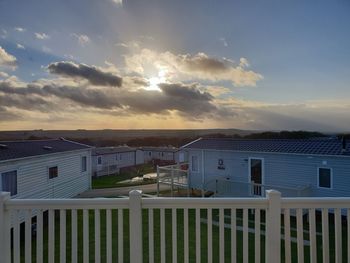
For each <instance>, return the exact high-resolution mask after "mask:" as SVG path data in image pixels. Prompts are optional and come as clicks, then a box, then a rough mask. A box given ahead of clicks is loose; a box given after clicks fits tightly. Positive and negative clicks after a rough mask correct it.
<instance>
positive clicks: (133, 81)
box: [0, 76, 350, 131]
mask: <svg viewBox="0 0 350 263" xmlns="http://www.w3.org/2000/svg"><path fill="white" fill-rule="evenodd" d="M124 79H125V82H124ZM148 84H149V83H148V82H147V79H145V78H142V77H138V76H124V77H123V83H122V85H121V86H120V87H119V88H118V89H116V88H115V87H111V86H108V85H107V86H95V85H93V84H91V83H90V82H87V81H76V80H74V79H72V78H71V77H66V78H64V77H61V76H60V77H58V78H54V79H40V80H37V81H34V82H30V83H27V82H23V81H21V80H19V79H18V78H16V77H15V76H11V77H7V78H6V79H4V80H0V105H1V106H0V121H1V120H2V121H3V120H4V119H6V120H7V122H10V121H17V120H19V122H18V123H24V122H28V123H36V125H39V123H40V127H42V122H43V121H48V120H51V121H54V120H58V119H60V120H61V121H62V123H64V122H66V123H67V122H68V120H72V123H71V125H73V126H74V125H75V126H74V127H76V128H79V126H80V125H81V123H82V122H83V121H84V122H86V123H90V124H91V118H93V120H94V121H96V122H93V124H91V125H94V126H89V127H90V128H97V126H96V123H99V125H102V126H101V127H112V126H113V124H112V123H118V124H122V122H121V120H124V121H125V122H126V123H128V125H129V123H134V124H135V127H140V125H139V123H141V122H142V125H143V126H142V127H145V128H147V127H148V128H150V127H153V128H154V127H155V126H152V123H155V122H157V125H158V127H159V125H160V124H159V123H160V120H162V122H163V124H164V125H165V126H164V127H167V126H169V125H172V123H173V122H176V125H178V126H176V127H179V128H181V127H184V125H186V126H187V127H196V128H200V125H201V122H204V121H205V124H206V126H207V127H222V128H230V127H231V128H232V127H233V126H234V127H237V128H243V129H264V130H271V129H273V130H280V129H293V130H295V129H306V130H323V131H336V130H338V131H339V130H340V129H344V130H348V129H349V127H348V124H349V121H350V120H349V114H348V112H349V111H350V103H349V102H347V101H346V100H345V99H344V101H339V100H330V101H310V102H305V103H303V104H293V103H289V104H271V103H263V102H259V101H248V100H242V99H238V98H235V97H232V95H231V96H229V93H230V92H229V90H227V88H224V87H219V86H203V85H200V84H197V83H193V84H186V83H180V82H178V83H161V84H159V85H158V86H159V91H156V90H146V89H144V87H145V86H147V85H148ZM220 94H225V96H222V97H220ZM38 116H40V118H39V117H38ZM82 116H84V117H82ZM38 118H39V119H38ZM83 118H85V119H83ZM77 119H79V120H81V121H82V122H76V120H77ZM73 120H75V122H74V121H73ZM99 120H100V121H99ZM102 120H105V122H104V123H103V121H102ZM144 120H147V121H144ZM156 120H158V121H156ZM147 122H149V123H147ZM55 123H56V122H55ZM123 125H124V124H123ZM174 125H175V124H174ZM73 126H72V127H73ZM37 127H38V126H37ZM61 127H64V126H61ZM84 127H87V126H84ZM113 127H116V126H113ZM123 127H124V126H123ZM125 127H126V126H125ZM172 127H175V126H172ZM32 128H34V127H33V126H32ZM129 128H130V127H129Z"/></svg>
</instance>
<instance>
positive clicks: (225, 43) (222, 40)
mask: <svg viewBox="0 0 350 263" xmlns="http://www.w3.org/2000/svg"><path fill="white" fill-rule="evenodd" d="M219 41H220V42H221V43H222V44H223V45H224V47H228V43H227V41H226V38H224V37H220V38H219Z"/></svg>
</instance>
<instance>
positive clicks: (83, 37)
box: [71, 33, 90, 47]
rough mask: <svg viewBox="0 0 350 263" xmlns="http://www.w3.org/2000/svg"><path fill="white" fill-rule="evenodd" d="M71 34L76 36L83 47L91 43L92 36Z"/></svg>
mask: <svg viewBox="0 0 350 263" xmlns="http://www.w3.org/2000/svg"><path fill="white" fill-rule="evenodd" d="M71 36H72V37H74V38H75V39H76V40H77V41H78V43H79V45H81V46H82V47H84V46H85V45H87V44H88V43H90V38H89V37H88V36H87V35H79V34H75V33H74V34H71Z"/></svg>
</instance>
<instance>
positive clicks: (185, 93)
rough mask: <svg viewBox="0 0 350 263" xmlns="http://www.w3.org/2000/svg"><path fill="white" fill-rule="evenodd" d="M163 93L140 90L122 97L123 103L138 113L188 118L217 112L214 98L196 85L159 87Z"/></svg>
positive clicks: (162, 85)
mask: <svg viewBox="0 0 350 263" xmlns="http://www.w3.org/2000/svg"><path fill="white" fill-rule="evenodd" d="M159 88H160V89H161V91H162V92H159V91H147V90H140V91H138V92H130V93H126V94H124V95H122V97H121V102H122V103H125V105H127V107H129V110H130V111H134V112H137V113H144V114H147V113H168V112H169V111H177V112H178V113H179V114H180V115H182V116H185V117H186V118H201V117H204V116H205V115H206V114H208V113H209V112H216V111H217V108H216V106H215V105H214V104H213V101H212V100H213V97H212V96H211V95H210V94H209V93H206V92H202V91H200V90H199V89H198V87H197V86H196V85H185V84H182V83H176V84H168V83H163V84H160V85H159Z"/></svg>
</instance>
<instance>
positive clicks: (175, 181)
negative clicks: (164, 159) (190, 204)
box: [157, 163, 189, 196]
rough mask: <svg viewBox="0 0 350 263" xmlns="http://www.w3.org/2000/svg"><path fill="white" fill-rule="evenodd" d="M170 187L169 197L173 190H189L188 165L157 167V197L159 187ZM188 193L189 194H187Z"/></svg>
mask: <svg viewBox="0 0 350 263" xmlns="http://www.w3.org/2000/svg"><path fill="white" fill-rule="evenodd" d="M160 184H165V185H169V186H170V192H171V196H173V194H174V189H175V188H183V189H187V190H189V188H188V187H189V185H188V163H181V164H175V165H168V166H157V195H158V196H159V185H160ZM188 193H189V192H188Z"/></svg>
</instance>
